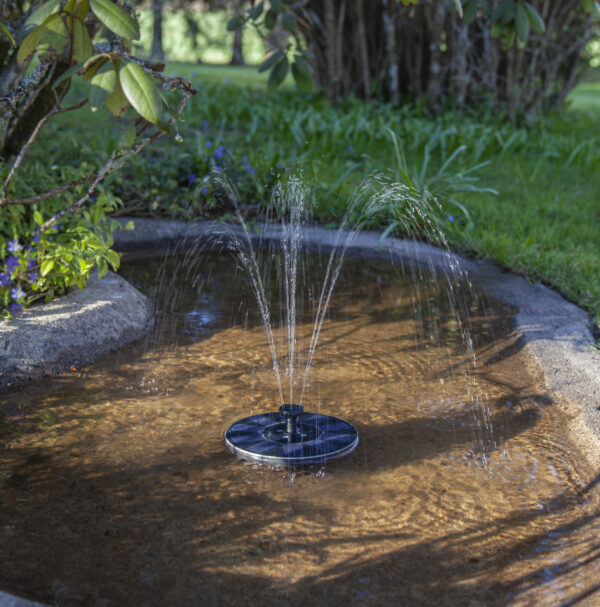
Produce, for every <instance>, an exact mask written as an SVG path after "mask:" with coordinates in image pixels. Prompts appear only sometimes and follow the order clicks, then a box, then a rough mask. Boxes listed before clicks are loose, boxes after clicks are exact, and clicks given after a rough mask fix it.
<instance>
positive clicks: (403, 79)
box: [248, 0, 600, 114]
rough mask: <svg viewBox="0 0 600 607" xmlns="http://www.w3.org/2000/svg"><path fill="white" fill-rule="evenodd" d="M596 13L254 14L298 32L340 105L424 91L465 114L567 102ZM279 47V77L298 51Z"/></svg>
mask: <svg viewBox="0 0 600 607" xmlns="http://www.w3.org/2000/svg"><path fill="white" fill-rule="evenodd" d="M259 9H260V10H259ZM598 14H600V10H599V7H598V3H596V2H593V1H591V0H583V1H582V0H563V1H561V2H558V1H555V0H532V1H531V2H526V1H524V0H489V1H487V0H462V1H461V0H456V1H455V2H454V3H450V2H445V1H444V0H429V1H421V2H414V1H411V0H403V1H400V0H373V1H372V2H368V3H367V2H364V0H305V1H304V2H300V3H290V2H283V1H281V0H272V1H271V2H270V3H269V4H267V3H264V2H261V3H260V4H258V5H257V6H256V7H255V8H254V9H252V10H251V11H249V13H248V18H249V19H252V20H254V21H255V22H257V21H259V20H261V19H263V20H264V23H265V25H266V26H267V27H269V26H272V25H273V23H274V21H275V20H281V22H282V23H283V24H284V26H286V27H287V29H289V30H290V31H292V32H294V33H295V35H296V38H297V45H296V47H295V48H296V49H297V48H303V47H304V48H305V50H306V52H304V53H301V56H303V58H305V59H307V60H309V61H310V64H311V66H312V73H313V75H314V77H315V79H316V81H317V83H318V84H319V85H320V86H321V87H322V88H324V89H325V90H326V91H327V93H328V95H329V97H330V99H331V100H333V101H338V100H339V99H341V98H343V97H345V96H347V95H349V94H355V95H358V96H359V97H364V98H370V97H376V98H378V99H381V100H385V101H389V100H392V101H397V100H399V99H408V98H410V99H418V98H421V97H425V98H426V99H427V103H428V105H429V107H430V109H431V110H433V111H439V110H440V109H441V107H442V103H443V100H444V99H451V100H452V101H453V105H454V107H455V108H457V109H459V110H460V109H462V108H464V107H465V105H473V106H478V107H481V106H482V104H489V105H491V106H492V107H496V108H498V107H502V108H504V109H505V110H506V111H508V112H509V113H511V114H512V113H515V112H516V111H517V110H518V111H523V112H527V113H535V112H539V111H541V110H543V108H544V107H547V106H549V105H552V104H556V103H559V102H561V101H562V100H564V98H565V97H566V95H567V94H568V93H569V91H570V90H571V89H572V88H573V87H574V85H575V83H576V82H577V77H578V75H579V74H580V65H581V63H580V57H581V54H582V52H583V50H584V48H585V46H586V44H587V43H588V41H589V40H591V39H592V38H593V37H594V36H595V35H596V34H597V16H598ZM279 50H280V51H281V52H282V54H280V55H277V59H276V60H274V63H273V64H271V65H269V69H272V70H273V72H277V73H276V74H275V76H274V80H275V81H278V80H279V79H280V76H281V74H283V73H284V71H286V70H285V68H284V66H282V65H281V64H285V63H286V62H288V63H290V62H292V63H293V62H294V57H295V56H298V53H297V51H294V50H293V49H292V48H291V47H289V46H288V47H287V48H280V49H279ZM290 55H292V57H290ZM273 56H275V53H274V55H273Z"/></svg>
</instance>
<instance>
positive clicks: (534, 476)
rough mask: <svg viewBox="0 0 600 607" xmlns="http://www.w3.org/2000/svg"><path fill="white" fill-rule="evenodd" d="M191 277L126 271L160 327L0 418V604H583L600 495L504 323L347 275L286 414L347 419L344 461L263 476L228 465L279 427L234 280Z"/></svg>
mask: <svg viewBox="0 0 600 607" xmlns="http://www.w3.org/2000/svg"><path fill="white" fill-rule="evenodd" d="M192 266H193V268H191V266H190V258H189V257H188V258H186V259H185V260H183V261H182V259H181V258H171V259H170V260H168V261H167V262H165V263H159V262H157V261H156V259H154V260H148V261H143V260H142V261H130V262H128V263H124V264H123V266H122V269H121V273H122V274H123V275H124V276H125V277H126V278H128V279H129V280H130V281H132V282H133V283H134V284H135V285H136V286H137V287H138V288H139V289H140V290H142V291H143V292H145V293H146V294H148V295H149V296H150V297H151V298H152V299H153V301H154V302H155V304H156V308H157V321H156V324H155V326H154V328H153V329H152V331H151V332H150V333H149V334H148V335H147V336H146V337H145V338H144V339H142V340H140V341H138V342H136V343H134V344H131V345H130V346H127V347H125V348H123V349H122V350H120V351H117V352H114V353H112V354H110V355H108V356H105V357H103V358H101V359H99V360H97V361H96V362H94V363H93V364H91V365H89V366H87V367H83V368H80V369H72V370H71V371H70V372H68V373H65V374H63V375H61V376H57V377H54V378H48V379H45V380H43V381H38V382H32V383H31V384H29V385H26V386H22V387H18V388H14V389H12V390H7V391H4V392H3V393H2V394H1V395H0V402H1V404H0V454H1V459H0V483H1V486H2V489H1V492H0V502H1V503H0V559H1V560H2V563H3V564H4V566H3V567H2V570H1V571H0V588H1V589H2V590H4V591H7V592H12V593H14V594H18V595H20V596H24V597H27V598H31V599H37V600H40V601H43V602H46V603H49V604H54V603H56V604H58V605H64V606H67V605H166V604H168V605H247V604H255V605H269V606H271V605H305V604H308V605H317V604H318V605H336V606H337V605H341V604H351V605H378V606H380V605H398V604H407V605H432V604H435V605H486V606H488V605H505V604H511V605H530V604H535V605H558V604H565V605H566V604H574V602H576V601H578V600H581V601H584V602H583V603H581V604H585V600H591V598H592V594H593V592H594V589H596V588H597V580H598V579H600V567H599V564H598V555H599V553H600V548H599V547H598V542H597V537H598V534H599V532H600V525H599V523H598V519H597V515H596V513H597V511H598V508H599V506H600V500H599V492H598V487H597V486H596V483H595V481H594V480H593V479H592V472H593V471H591V470H589V469H588V467H587V465H586V464H585V460H584V458H583V457H582V456H581V454H580V453H579V452H578V451H577V449H576V448H575V447H574V446H573V445H572V444H570V443H569V441H568V439H567V436H566V430H565V423H564V416H565V412H564V411H562V410H561V408H560V407H559V406H558V404H557V403H554V402H553V401H552V399H551V398H549V397H548V395H547V394H546V393H545V392H544V390H543V388H542V387H541V386H540V384H539V374H538V372H537V370H536V368H535V366H534V365H533V364H532V363H531V362H530V361H529V359H528V357H527V355H526V353H525V352H523V351H522V350H521V348H520V341H519V339H518V335H517V333H516V332H515V331H514V329H513V322H512V320H511V319H512V315H513V313H514V311H513V310H511V309H509V308H507V307H506V306H504V305H502V304H499V303H497V302H494V301H491V300H490V299H489V298H488V297H486V296H485V295H484V294H482V293H480V292H477V291H476V290H474V289H472V288H470V287H469V286H468V285H462V286H461V285H459V286H458V288H457V289H456V292H455V294H454V296H453V297H452V298H449V297H448V289H447V288H446V283H445V281H444V280H441V279H440V278H439V277H437V276H435V275H433V274H429V273H427V272H426V271H424V270H416V269H411V268H400V267H393V266H389V265H386V264H384V263H379V262H374V261H369V262H367V261H359V260H354V259H352V260H348V261H347V262H346V264H345V266H344V268H343V269H342V274H341V276H340V279H339V281H338V286H337V287H336V290H335V292H334V295H333V298H332V301H331V303H330V306H329V310H328V314H327V317H326V319H325V322H324V326H323V331H322V335H321V340H320V342H319V347H318V349H317V352H316V355H315V358H314V361H313V365H312V369H311V373H310V376H309V382H308V384H307V388H306V394H305V396H304V403H303V404H304V407H305V409H306V410H307V411H317V412H322V413H326V414H328V415H329V414H330V415H334V416H339V417H342V418H344V419H347V420H349V421H350V422H351V423H352V424H354V425H355V426H356V428H357V429H358V432H359V436H360V443H359V445H358V448H357V449H356V451H355V452H354V453H353V454H352V455H350V456H348V457H346V458H345V459H342V460H338V461H335V462H332V463H328V464H327V465H326V466H323V467H312V468H311V467H309V468H306V469H297V470H288V469H284V468H280V469H271V468H269V467H266V466H261V465H257V464H250V463H246V462H242V461H240V460H237V459H236V458H235V457H233V456H232V455H231V454H230V453H229V452H228V451H227V450H226V448H225V446H224V443H223V433H224V431H225V429H226V428H227V426H228V425H230V424H231V423H232V422H234V421H235V420H237V419H239V418H242V417H245V416H247V415H252V414H255V413H260V412H265V411H275V410H277V408H278V407H279V394H278V389H277V386H276V383H275V382H274V379H273V369H272V362H271V358H270V354H269V347H268V344H267V340H266V338H265V334H264V331H263V329H262V326H261V322H260V315H259V313H258V311H257V309H256V305H255V304H254V303H253V299H252V294H251V292H250V290H249V288H248V280H247V278H246V276H245V274H244V272H242V271H240V269H239V268H238V267H236V264H235V263H233V262H232V261H231V259H230V258H228V257H220V256H216V255H214V256H209V255H203V256H202V257H201V258H198V259H197V260H195V261H194V263H193V264H192ZM309 266H310V267H311V272H313V271H314V272H315V273H316V275H318V274H319V273H322V272H323V271H324V262H323V261H322V260H320V259H319V258H316V257H315V258H311V263H310V264H309ZM191 269H193V272H192V271H191ZM191 276H193V277H195V278H190V277H191ZM305 278H306V281H305V282H306V284H309V285H310V284H311V280H313V279H312V278H311V277H310V276H309V277H305ZM314 280H315V284H316V282H318V276H317V277H316V278H315V279H314ZM314 296H315V295H314V291H313V290H312V289H311V288H307V289H306V290H305V297H304V298H303V299H302V304H301V305H300V310H299V311H300V320H299V323H298V329H297V331H298V344H299V347H298V350H299V357H300V359H302V357H303V356H304V357H306V344H307V342H308V339H309V336H310V332H311V330H312V324H311V323H310V322H309V321H308V318H309V317H310V315H311V312H312V310H313V308H314ZM271 309H272V314H273V324H274V326H275V328H276V341H277V345H278V347H283V345H284V344H283V342H284V341H285V339H284V338H283V337H279V335H280V333H279V331H278V329H279V323H280V318H281V317H282V312H281V307H280V306H278V305H276V304H271ZM465 336H467V337H469V338H470V339H471V341H472V348H469V347H466V346H465Z"/></svg>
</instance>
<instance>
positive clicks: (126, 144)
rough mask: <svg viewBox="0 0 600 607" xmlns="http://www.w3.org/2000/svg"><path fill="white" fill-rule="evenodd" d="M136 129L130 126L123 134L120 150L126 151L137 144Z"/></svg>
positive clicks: (120, 139) (120, 140)
mask: <svg viewBox="0 0 600 607" xmlns="http://www.w3.org/2000/svg"><path fill="white" fill-rule="evenodd" d="M135 135H136V133H135V127H134V126H133V124H130V125H129V126H128V127H127V128H126V129H125V130H124V131H123V132H122V133H121V137H120V138H119V149H120V150H125V149H127V148H130V147H131V146H132V145H133V144H134V143H135Z"/></svg>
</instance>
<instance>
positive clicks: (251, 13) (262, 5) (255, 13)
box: [248, 0, 265, 21]
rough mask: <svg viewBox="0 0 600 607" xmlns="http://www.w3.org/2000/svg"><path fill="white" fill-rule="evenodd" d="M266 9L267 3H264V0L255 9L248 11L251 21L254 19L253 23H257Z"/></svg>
mask: <svg viewBox="0 0 600 607" xmlns="http://www.w3.org/2000/svg"><path fill="white" fill-rule="evenodd" d="M264 8H265V2H264V0H262V2H259V3H258V4H257V5H256V6H255V7H254V8H251V9H250V10H249V11H248V15H249V17H250V19H252V20H253V21H256V20H257V19H258V18H259V17H260V16H261V15H262V12H263V9H264Z"/></svg>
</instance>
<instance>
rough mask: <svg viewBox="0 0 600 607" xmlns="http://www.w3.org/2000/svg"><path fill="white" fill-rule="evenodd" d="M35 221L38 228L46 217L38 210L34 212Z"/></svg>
mask: <svg viewBox="0 0 600 607" xmlns="http://www.w3.org/2000/svg"><path fill="white" fill-rule="evenodd" d="M33 221H35V223H36V224H37V225H38V226H41V225H43V223H44V216H43V215H42V214H41V213H40V212H39V211H37V210H36V211H34V212H33Z"/></svg>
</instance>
